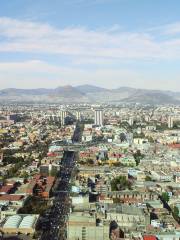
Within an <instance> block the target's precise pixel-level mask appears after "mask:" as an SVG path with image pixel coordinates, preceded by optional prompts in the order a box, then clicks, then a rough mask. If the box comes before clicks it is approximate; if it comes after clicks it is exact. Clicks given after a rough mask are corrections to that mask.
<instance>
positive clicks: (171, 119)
mask: <svg viewBox="0 0 180 240" xmlns="http://www.w3.org/2000/svg"><path fill="white" fill-rule="evenodd" d="M168 128H173V117H172V116H169V117H168Z"/></svg>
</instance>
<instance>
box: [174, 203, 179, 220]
mask: <svg viewBox="0 0 180 240" xmlns="http://www.w3.org/2000/svg"><path fill="white" fill-rule="evenodd" d="M173 216H174V217H175V218H178V217H179V209H178V207H176V206H175V207H174V208H173Z"/></svg>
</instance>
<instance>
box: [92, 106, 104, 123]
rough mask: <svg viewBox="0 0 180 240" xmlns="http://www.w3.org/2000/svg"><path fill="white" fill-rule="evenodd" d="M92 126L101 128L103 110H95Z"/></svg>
mask: <svg viewBox="0 0 180 240" xmlns="http://www.w3.org/2000/svg"><path fill="white" fill-rule="evenodd" d="M94 124H95V125H97V126H103V110H102V109H95V111H94Z"/></svg>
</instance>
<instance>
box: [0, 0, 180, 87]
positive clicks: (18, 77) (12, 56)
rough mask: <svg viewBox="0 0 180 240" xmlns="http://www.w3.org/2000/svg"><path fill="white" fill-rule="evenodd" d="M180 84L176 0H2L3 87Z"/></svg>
mask: <svg viewBox="0 0 180 240" xmlns="http://www.w3.org/2000/svg"><path fill="white" fill-rule="evenodd" d="M81 84H92V85H96V86H101V87H106V88H118V87H121V86H129V87H135V88H146V89H162V90H172V91H180V1H179V0H150V1H148V0H51V1H50V0H38V1H35V0H12V1H11V0H10V1H7V0H1V1H0V89H4V88H55V87H58V86H64V85H72V86H77V85H81Z"/></svg>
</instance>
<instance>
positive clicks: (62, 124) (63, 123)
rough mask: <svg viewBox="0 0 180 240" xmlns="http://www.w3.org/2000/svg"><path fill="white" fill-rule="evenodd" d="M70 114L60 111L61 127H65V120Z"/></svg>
mask: <svg viewBox="0 0 180 240" xmlns="http://www.w3.org/2000/svg"><path fill="white" fill-rule="evenodd" d="M67 115H68V113H67V111H64V110H62V111H60V118H61V126H64V125H65V118H66V117H67Z"/></svg>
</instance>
